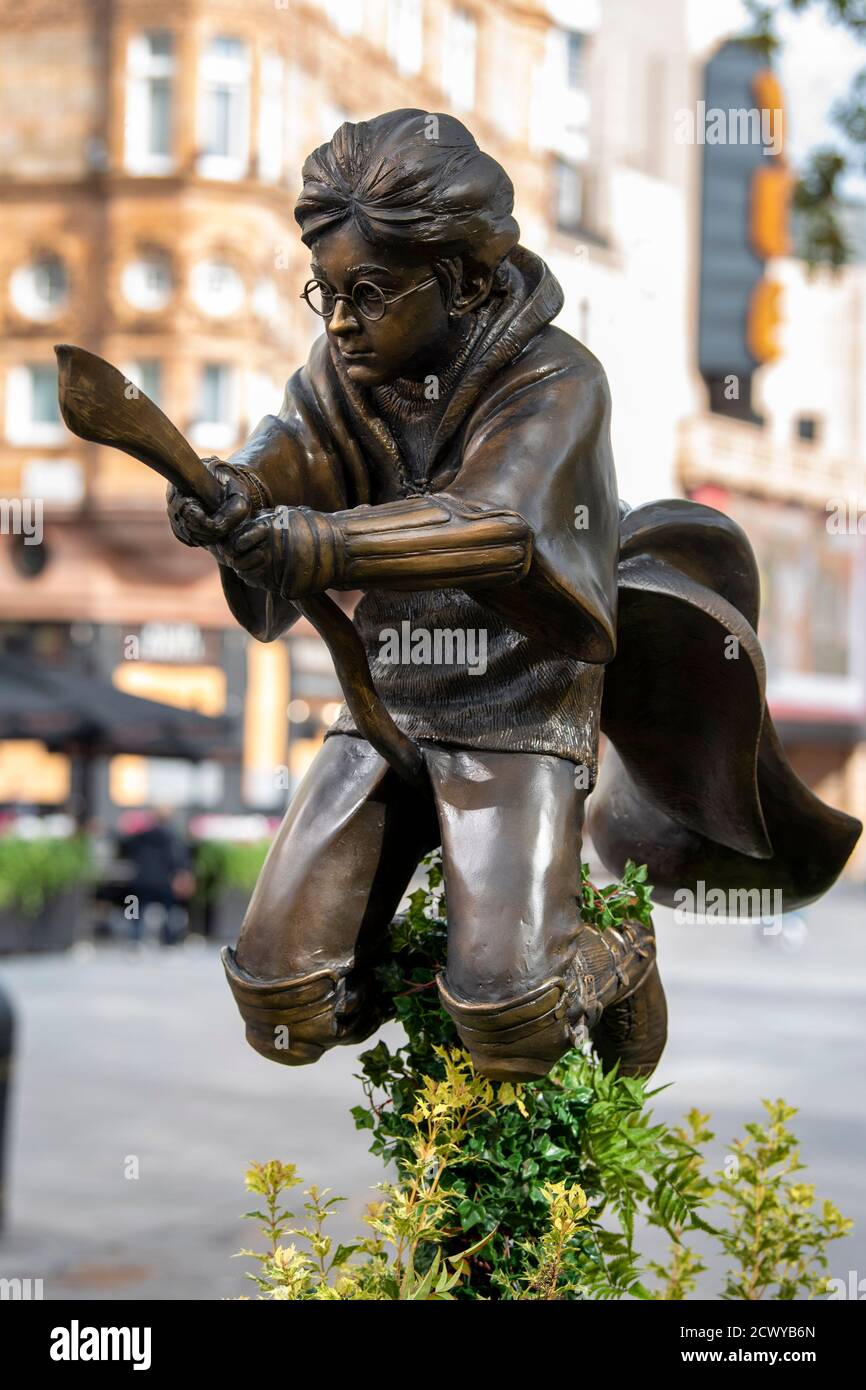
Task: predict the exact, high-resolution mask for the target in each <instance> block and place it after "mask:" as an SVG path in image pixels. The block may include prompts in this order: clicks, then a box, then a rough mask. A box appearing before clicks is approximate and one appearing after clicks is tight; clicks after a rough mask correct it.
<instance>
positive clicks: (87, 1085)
mask: <svg viewBox="0 0 866 1390" xmlns="http://www.w3.org/2000/svg"><path fill="white" fill-rule="evenodd" d="M657 920H658V923H659V940H660V957H661V962H662V973H663V978H664V982H665V986H666V988H667V991H668V998H669V1003H670V1012H671V1041H670V1043H669V1045H668V1049H667V1052H666V1054H665V1057H664V1060H663V1063H662V1065H661V1067H660V1069H659V1072H658V1074H657V1078H656V1079H657V1082H658V1084H659V1085H667V1084H670V1089H669V1090H667V1091H665V1092H664V1093H663V1094H662V1095H660V1096H659V1097H658V1098H657V1100H656V1102H655V1113H656V1115H657V1117H658V1118H661V1119H665V1120H667V1121H676V1120H677V1119H678V1117H679V1116H681V1115H682V1114H683V1113H684V1112H685V1111H687V1110H688V1109H690V1108H691V1107H692V1106H697V1107H699V1108H700V1109H701V1110H703V1111H709V1112H711V1114H712V1116H713V1121H714V1124H713V1128H714V1130H715V1132H716V1135H717V1140H716V1142H715V1144H714V1145H713V1147H712V1158H713V1159H714V1160H716V1159H721V1158H722V1157H723V1155H724V1154H725V1152H726V1151H727V1144H728V1142H729V1140H730V1138H731V1137H733V1136H734V1135H735V1134H739V1133H741V1131H742V1126H743V1123H744V1122H745V1121H747V1120H750V1119H756V1118H758V1117H759V1113H760V1105H759V1102H760V1098H761V1097H762V1096H768V1097H773V1098H775V1097H778V1096H783V1097H784V1098H785V1099H786V1100H787V1101H789V1102H790V1103H791V1104H793V1105H797V1106H799V1107H800V1114H799V1115H798V1117H797V1119H796V1120H795V1122H794V1124H795V1128H796V1131H797V1133H798V1135H799V1136H800V1139H801V1141H802V1152H803V1158H804V1161H805V1163H806V1164H807V1168H808V1171H807V1173H805V1174H804V1175H803V1176H804V1178H805V1180H806V1181H809V1182H814V1183H816V1185H817V1192H818V1196H819V1197H830V1198H832V1199H833V1200H834V1201H835V1202H836V1203H837V1204H838V1205H839V1206H840V1207H841V1209H842V1211H843V1212H844V1213H845V1214H846V1215H848V1216H850V1217H853V1218H854V1220H855V1222H856V1223H857V1224H856V1230H855V1233H854V1235H853V1236H852V1237H851V1238H850V1239H848V1240H846V1241H845V1242H841V1243H840V1244H839V1245H838V1246H836V1247H834V1248H833V1249H832V1253H831V1266H830V1272H831V1274H833V1275H835V1276H839V1277H842V1278H845V1279H846V1280H847V1277H848V1271H849V1270H856V1271H859V1276H862V1275H863V1274H866V1193H864V1190H863V1183H862V1154H863V1150H864V1145H866V1113H864V1099H863V1087H862V1076H863V1071H864V1062H866V1055H864V1053H866V1042H864V1030H863V1008H864V1000H866V897H864V895H863V893H862V891H858V890H856V889H852V888H850V887H840V888H837V889H835V890H834V891H833V892H832V893H830V894H829V895H828V897H827V898H826V899H825V900H824V901H823V902H821V903H819V904H817V905H816V906H814V907H812V908H809V909H806V910H805V912H804V913H803V914H802V917H801V919H800V921H801V923H802V926H801V927H798V925H797V923H796V922H795V923H794V929H793V931H790V930H789V931H787V932H786V934H785V936H784V937H782V936H762V935H761V929H760V927H752V926H748V925H745V926H718V925H717V926H677V925H675V924H674V922H673V919H672V914H670V913H669V912H665V911H659V913H658V918H657ZM803 926H804V927H805V932H804V931H803V930H802V927H803ZM0 980H2V983H3V985H4V987H5V988H7V989H8V991H9V992H10V993H11V995H12V997H13V1001H14V1003H15V1006H16V1010H17V1012H18V1019H19V1047H18V1057H17V1064H16V1068H15V1076H14V1093H13V1106H12V1117H11V1136H10V1148H9V1154H8V1161H7V1194H6V1202H7V1212H6V1226H5V1231H4V1233H3V1236H2V1239H0V1277H16V1276H18V1277H28V1276H29V1277H31V1278H41V1279H43V1280H44V1292H45V1297H46V1298H49V1299H63V1298H95V1299H105V1298H110V1299H115V1298H138V1297H144V1298H157V1299H160V1298H166V1299H167V1298H172V1299H174V1298H178V1299H213V1298H225V1297H236V1296H237V1295H239V1294H242V1293H247V1294H254V1292H255V1290H254V1288H253V1286H252V1285H251V1284H248V1283H247V1284H245V1280H244V1277H243V1275H244V1270H245V1269H247V1268H250V1267H251V1265H250V1264H249V1262H243V1261H240V1260H234V1261H233V1260H232V1259H231V1256H232V1254H233V1253H234V1252H235V1251H237V1250H239V1249H240V1248H241V1246H243V1245H248V1244H255V1245H258V1241H257V1239H256V1238H255V1232H254V1226H253V1223H251V1222H250V1223H248V1222H242V1221H240V1220H239V1219H238V1217H239V1214H240V1213H241V1212H242V1211H244V1210H245V1209H246V1208H247V1207H249V1206H252V1205H254V1204H255V1203H254V1199H251V1198H249V1197H248V1195H247V1194H246V1193H245V1192H244V1187H243V1175H244V1169H245V1166H246V1164H247V1162H248V1161H249V1160H251V1159H257V1160H265V1159H268V1158H271V1157H279V1158H282V1159H283V1160H286V1161H291V1162H294V1163H296V1164H297V1166H298V1169H299V1172H300V1173H301V1174H302V1175H303V1177H304V1178H305V1179H306V1182H307V1183H310V1182H316V1183H318V1184H319V1185H320V1186H330V1187H332V1188H333V1189H334V1190H335V1191H336V1192H338V1193H342V1194H344V1195H345V1196H346V1197H347V1198H348V1199H349V1200H348V1202H347V1203H346V1205H345V1206H344V1207H343V1208H342V1210H341V1214H340V1216H339V1218H338V1220H335V1221H334V1222H333V1228H334V1229H333V1232H332V1234H335V1235H338V1236H341V1235H348V1234H349V1233H351V1232H353V1231H354V1230H356V1229H357V1226H358V1220H359V1216H360V1214H361V1212H362V1211H363V1207H364V1204H365V1202H366V1201H368V1200H369V1198H370V1189H371V1187H373V1185H374V1184H375V1183H376V1182H377V1181H378V1180H379V1179H380V1178H381V1176H382V1172H381V1167H380V1165H379V1162H378V1160H376V1159H375V1158H373V1157H372V1156H371V1155H370V1154H369V1153H367V1149H366V1145H367V1142H368V1136H367V1135H366V1134H362V1133H359V1132H357V1131H356V1130H355V1129H354V1126H353V1123H352V1120H351V1117H350V1115H349V1113H348V1112H349V1107H350V1106H351V1105H353V1104H357V1103H358V1102H359V1100H360V1099H361V1095H360V1088H359V1087H358V1085H357V1083H356V1082H354V1081H353V1079H352V1077H353V1072H354V1071H355V1056H356V1052H357V1051H360V1050H361V1049H338V1050H337V1051H335V1052H332V1053H330V1054H329V1055H328V1056H327V1057H326V1058H325V1059H324V1060H323V1061H322V1062H320V1063H319V1064H318V1065H317V1066H315V1067H310V1068H302V1069H297V1070H290V1069H288V1068H286V1069H283V1068H279V1067H275V1066H273V1065H268V1064H267V1063H265V1062H264V1061H263V1060H262V1059H261V1058H259V1057H258V1056H257V1055H256V1054H255V1053H253V1052H252V1051H251V1049H249V1048H248V1047H247V1046H246V1044H245V1043H244V1040H243V1031H242V1026H241V1023H240V1020H239V1018H238V1016H237V1014H236V1011H235V1006H234V1003H233V1001H232V999H231V996H230V994H229V992H228V989H227V988H226V986H225V983H224V980H223V977H222V970H221V967H220V964H219V960H218V956H217V953H216V950H215V948H213V947H211V946H196V945H195V944H192V945H188V946H186V947H184V948H179V949H176V950H159V949H145V950H144V951H143V952H141V953H139V954H137V955H136V954H132V953H130V952H129V951H128V950H127V948H124V947H114V946H110V947H103V948H97V949H95V950H94V949H93V948H91V947H85V948H81V947H79V948H77V949H76V950H74V951H73V952H71V953H67V954H64V955H53V956H44V957H41V958H39V957H21V958H16V959H10V960H7V961H5V962H3V964H2V967H0ZM387 1036H388V1037H389V1038H390V1039H397V1038H398V1037H399V1030H397V1029H396V1028H393V1027H392V1028H390V1029H389V1030H388V1033H387ZM365 1046H367V1044H365ZM131 1157H134V1158H136V1159H137V1160H138V1167H139V1176H138V1178H137V1179H130V1178H127V1177H125V1176H124V1173H125V1170H128V1169H129V1166H130V1164H129V1161H130V1158H131ZM297 1191H298V1192H300V1189H298V1190H297ZM298 1206H299V1203H296V1204H295V1210H297V1209H298ZM644 1248H646V1249H647V1250H649V1251H651V1253H652V1254H653V1255H656V1254H659V1253H660V1252H661V1250H662V1248H663V1243H662V1242H659V1241H658V1240H657V1239H655V1238H653V1239H652V1240H651V1241H649V1242H647V1244H646V1245H645V1247H644ZM859 1276H858V1277H859ZM705 1279H706V1281H707V1282H706V1283H705V1286H704V1296H705V1297H712V1296H715V1294H716V1293H717V1291H718V1287H719V1282H720V1281H719V1279H718V1276H717V1272H715V1271H714V1273H713V1274H712V1275H708V1276H705Z"/></svg>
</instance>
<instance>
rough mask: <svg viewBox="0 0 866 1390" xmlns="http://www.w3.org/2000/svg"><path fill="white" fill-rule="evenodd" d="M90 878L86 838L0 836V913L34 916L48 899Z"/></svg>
mask: <svg viewBox="0 0 866 1390" xmlns="http://www.w3.org/2000/svg"><path fill="white" fill-rule="evenodd" d="M91 877H92V864H91V856H90V847H89V844H88V841H87V838H86V836H83V835H78V836H72V837H70V838H69V839H58V838H51V837H46V838H45V839H33V840H23V839H17V838H15V837H14V836H0V910H3V909H7V910H12V911H15V912H18V913H21V914H22V915H24V916H27V917H38V916H39V914H40V912H42V910H43V908H44V907H45V905H46V903H48V902H50V900H51V899H52V898H55V897H57V896H58V895H59V894H61V893H63V892H67V891H69V890H70V889H72V888H77V887H79V886H80V885H82V884H84V883H87V882H89V881H90V879H91Z"/></svg>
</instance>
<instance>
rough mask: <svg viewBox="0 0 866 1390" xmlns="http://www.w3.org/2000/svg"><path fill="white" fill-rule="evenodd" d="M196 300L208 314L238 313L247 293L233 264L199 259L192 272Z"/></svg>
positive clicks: (216, 315)
mask: <svg viewBox="0 0 866 1390" xmlns="http://www.w3.org/2000/svg"><path fill="white" fill-rule="evenodd" d="M190 291H191V293H192V297H193V300H194V301H195V303H196V305H197V307H198V308H199V309H200V310H201V311H202V313H203V314H207V315H208V317H209V318H215V319H224V318H229V317H230V315H232V314H236V313H237V312H238V310H239V309H240V308H241V307H242V306H243V302H244V297H245V294H246V291H245V288H244V282H243V280H242V279H241V277H240V275H239V274H238V272H237V271H236V270H235V268H234V266H232V265H228V264H227V263H226V262H225V261H199V262H198V264H197V265H194V266H193V268H192V272H191V274H190Z"/></svg>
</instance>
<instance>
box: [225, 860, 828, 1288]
mask: <svg viewBox="0 0 866 1390" xmlns="http://www.w3.org/2000/svg"><path fill="white" fill-rule="evenodd" d="M441 883H442V880H441V869H440V866H439V863H438V860H437V859H435V858H432V859H431V860H430V861H428V883H427V887H426V888H425V889H420V890H419V891H418V892H416V893H415V894H414V895H413V897H412V899H411V902H410V906H409V911H408V912H407V914H406V916H405V917H404V918H402V919H398V921H397V922H395V924H394V927H393V929H392V932H393V957H392V959H391V960H389V961H388V963H387V964H385V965H383V966H382V967H381V968H380V971H379V974H380V981H381V983H382V985H383V988H385V989H386V990H387V991H388V992H389V993H390V995H391V997H392V1000H393V1005H394V1011H395V1015H396V1017H397V1018H398V1019H399V1021H400V1022H401V1024H402V1025H403V1028H404V1031H405V1034H406V1041H405V1043H404V1044H403V1045H402V1046H401V1047H399V1048H398V1049H397V1050H396V1051H393V1052H392V1051H391V1050H390V1049H389V1048H388V1046H387V1045H386V1043H385V1042H384V1041H382V1040H380V1041H379V1042H378V1043H377V1044H376V1046H375V1047H373V1048H372V1049H370V1050H369V1051H367V1052H365V1053H363V1054H362V1058H361V1061H362V1067H363V1072H362V1075H361V1077H360V1078H359V1079H360V1080H361V1083H362V1086H363V1091H364V1104H361V1105H358V1106H356V1107H355V1108H354V1110H353V1116H354V1119H355V1124H356V1125H357V1126H358V1128H359V1129H364V1130H368V1131H369V1132H370V1137H371V1140H372V1142H371V1151H372V1152H374V1153H376V1154H378V1155H380V1157H381V1158H382V1159H383V1162H385V1163H388V1164H392V1165H393V1168H394V1169H396V1178H395V1179H394V1180H393V1181H386V1182H384V1183H382V1184H380V1193H381V1195H380V1199H379V1201H378V1202H376V1203H373V1204H372V1205H371V1207H370V1208H368V1212H367V1216H366V1218H365V1220H366V1226H367V1231H366V1233H365V1234H364V1235H363V1236H359V1238H358V1239H357V1240H355V1241H354V1242H352V1243H351V1244H349V1245H343V1246H338V1247H336V1248H335V1247H334V1246H333V1245H332V1242H331V1240H330V1237H329V1236H328V1235H327V1234H326V1229H325V1228H326V1223H327V1220H328V1218H329V1216H330V1215H331V1214H332V1211H333V1208H334V1206H335V1205H336V1204H337V1203H338V1202H339V1201H340V1200H341V1199H340V1198H337V1197H333V1196H329V1195H328V1193H327V1191H325V1192H322V1191H320V1190H319V1189H317V1188H315V1187H311V1188H309V1189H308V1190H307V1192H306V1198H307V1200H306V1202H305V1204H304V1212H305V1217H306V1220H305V1223H304V1224H303V1225H301V1226H296V1225H295V1224H294V1223H295V1217H294V1215H293V1214H292V1213H291V1212H289V1211H287V1210H285V1209H284V1208H283V1207H282V1206H281V1199H282V1194H283V1193H285V1192H286V1191H288V1190H290V1189H291V1188H293V1187H295V1186H297V1185H298V1184H299V1183H300V1181H301V1179H300V1178H299V1177H298V1175H297V1173H296V1171H295V1168H294V1166H293V1165H292V1164H284V1163H281V1162H279V1161H277V1160H273V1161H271V1162H270V1163H266V1164H253V1165H252V1167H251V1168H250V1169H249V1171H248V1173H247V1177H246V1182H247V1187H248V1189H249V1190H250V1191H252V1192H255V1193H257V1194H258V1195H259V1196H260V1197H262V1198H263V1205H264V1209H261V1208H259V1209H257V1210H255V1211H252V1212H248V1213H246V1215H247V1217H248V1218H249V1219H252V1220H255V1221H257V1222H258V1223H259V1225H260V1227H261V1230H262V1232H263V1234H264V1236H265V1239H266V1242H267V1248H266V1249H265V1250H264V1251H260V1252H255V1251H251V1250H246V1251H243V1252H241V1253H242V1254H244V1255H247V1256H249V1257H251V1258H253V1259H255V1260H256V1261H257V1262H258V1265H259V1269H258V1271H257V1272H256V1273H255V1274H253V1275H251V1276H250V1277H251V1278H253V1279H255V1280H256V1282H257V1284H258V1287H259V1290H260V1297H263V1298H276V1299H302V1300H303V1299H341V1300H342V1299H377V1300H392V1299H401V1300H402V1299H407V1300H417V1299H424V1300H429V1299H461V1300H465V1299H496V1300H499V1299H544V1300H550V1299H596V1298H622V1297H624V1296H631V1297H637V1298H644V1299H654V1298H655V1299H682V1298H686V1297H688V1296H689V1294H691V1293H693V1292H694V1290H695V1287H696V1282H697V1278H698V1276H699V1275H700V1274H701V1273H702V1272H703V1270H704V1265H703V1263H702V1260H701V1258H700V1256H699V1255H698V1254H697V1253H696V1252H695V1251H694V1249H693V1248H692V1247H691V1245H690V1244H689V1237H690V1236H693V1235H694V1233H696V1232H702V1233H703V1234H704V1236H705V1238H706V1239H709V1240H712V1241H713V1242H714V1243H715V1244H716V1245H717V1246H718V1247H719V1248H720V1249H721V1251H722V1252H723V1254H724V1255H725V1256H726V1257H727V1264H728V1272H727V1274H726V1277H725V1285H724V1290H723V1292H722V1295H721V1296H722V1297H725V1298H735V1299H736V1298H742V1299H760V1298H771V1299H787V1298H795V1297H797V1298H802V1297H815V1296H817V1295H819V1294H821V1293H822V1292H824V1291H825V1290H826V1276H825V1274H824V1271H825V1270H826V1268H827V1259H826V1249H827V1246H828V1245H829V1243H830V1242H831V1241H833V1240H837V1239H839V1238H840V1237H841V1236H844V1235H846V1234H847V1233H848V1231H849V1230H850V1229H851V1223H850V1222H849V1221H847V1220H846V1219H845V1218H844V1217H843V1216H842V1215H841V1214H840V1212H839V1211H838V1210H837V1209H836V1207H835V1206H834V1205H833V1204H832V1203H831V1202H824V1203H823V1205H822V1206H821V1207H820V1209H819V1210H816V1209H815V1202H814V1189H813V1188H812V1187H811V1186H810V1185H808V1184H804V1183H802V1182H799V1181H797V1180H796V1177H797V1174H798V1173H799V1172H800V1171H801V1165H800V1163H799V1158H798V1150H797V1144H796V1139H795V1138H794V1136H793V1134H792V1133H791V1131H790V1129H789V1127H788V1125H789V1121H790V1120H791V1118H792V1116H793V1115H794V1114H795V1111H793V1110H792V1109H791V1108H790V1107H788V1106H786V1105H785V1104H784V1102H782V1101H775V1102H768V1101H765V1102H764V1106H765V1110H766V1118H765V1121H764V1123H762V1124H757V1123H756V1124H749V1125H747V1126H746V1134H745V1137H744V1138H743V1139H741V1140H736V1141H735V1142H734V1144H733V1146H732V1148H731V1151H730V1156H729V1159H728V1162H727V1164H726V1168H725V1172H724V1173H721V1174H718V1175H714V1176H711V1175H709V1174H708V1173H707V1171H706V1161H705V1157H704V1152H703V1150H704V1147H705V1145H706V1144H707V1143H708V1142H709V1140H710V1139H712V1137H713V1135H712V1133H711V1132H710V1130H709V1128H708V1117H707V1116H705V1115H701V1114H699V1113H698V1112H697V1111H693V1112H692V1113H691V1114H690V1115H689V1116H688V1117H687V1119H686V1121H685V1123H684V1125H683V1126H682V1127H678V1128H669V1127H667V1126H665V1125H662V1124H653V1123H652V1117H651V1114H650V1112H649V1110H648V1109H647V1102H648V1101H649V1100H650V1099H651V1097H652V1096H653V1095H655V1094H657V1092H656V1091H653V1090H650V1089H648V1083H647V1082H646V1081H641V1080H637V1079H635V1078H629V1077H622V1076H620V1075H618V1073H617V1072H616V1070H614V1071H612V1072H608V1073H607V1074H606V1075H605V1074H604V1073H603V1072H602V1069H601V1067H600V1066H599V1064H598V1063H597V1061H596V1059H595V1058H593V1057H592V1056H591V1055H589V1054H588V1052H582V1051H574V1052H572V1053H570V1054H568V1056H566V1057H565V1058H563V1059H562V1061H561V1062H559V1063H558V1065H557V1066H556V1067H555V1068H554V1069H553V1071H552V1072H551V1073H550V1074H549V1075H548V1076H546V1077H544V1078H542V1079H541V1080H540V1081H537V1082H533V1083H531V1084H526V1085H511V1084H508V1083H502V1084H498V1083H491V1082H490V1081H488V1080H487V1079H486V1078H485V1077H482V1076H479V1075H477V1074H476V1073H475V1072H474V1070H473V1068H472V1064H471V1062H470V1060H469V1057H468V1056H467V1054H466V1053H465V1052H464V1051H463V1050H462V1049H461V1048H460V1044H459V1039H458V1038H457V1035H456V1032H455V1030H454V1027H453V1024H452V1022H451V1020H450V1018H449V1017H448V1015H447V1014H445V1012H444V1011H443V1010H442V1009H441V1007H440V1006H439V1002H438V996H437V993H436V989H435V975H436V972H437V970H438V969H440V968H441V965H442V963H443V962H444V958H445V941H446V922H445V913H444V904H443V901H442V893H441ZM583 892H584V899H583V911H584V915H585V916H586V917H587V919H588V920H591V921H593V922H595V923H596V925H598V926H601V927H604V926H608V925H611V924H613V923H615V922H616V921H619V920H622V919H623V918H625V917H627V916H632V917H644V919H645V918H646V916H647V915H648V914H649V912H650V911H651V903H650V896H649V895H650V889H649V888H648V886H647V884H646V872H645V870H643V869H637V868H635V866H634V865H629V866H628V868H627V871H626V874H625V876H624V879H623V882H622V883H621V884H614V885H611V887H609V888H607V889H602V890H600V889H597V888H595V887H594V886H593V885H592V884H591V883H590V882H589V879H588V875H587V874H586V871H584V889H583ZM392 1171H393V1170H392ZM641 1222H643V1223H645V1224H649V1225H651V1226H656V1227H660V1228H662V1229H664V1230H665V1231H666V1232H667V1234H668V1236H669V1238H670V1254H669V1258H668V1259H667V1261H666V1262H664V1263H659V1262H650V1261H647V1260H645V1259H644V1258H642V1257H641V1255H640V1252H639V1251H638V1249H637V1246H636V1239H635V1233H636V1231H637V1230H638V1229H639V1227H640V1223H641ZM717 1223H718V1224H717ZM292 1236H295V1237H300V1239H301V1241H302V1242H303V1244H302V1246H299V1245H298V1244H296V1243H295V1242H294V1241H290V1242H289V1243H286V1240H287V1238H288V1237H292Z"/></svg>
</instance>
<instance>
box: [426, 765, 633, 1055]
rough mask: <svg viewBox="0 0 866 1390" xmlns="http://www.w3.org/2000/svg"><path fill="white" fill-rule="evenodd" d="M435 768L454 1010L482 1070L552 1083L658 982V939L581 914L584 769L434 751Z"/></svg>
mask: <svg viewBox="0 0 866 1390" xmlns="http://www.w3.org/2000/svg"><path fill="white" fill-rule="evenodd" d="M427 763H428V767H429V768H430V774H431V778H432V781H433V791H434V797H435V801H436V806H437V811H438V815H439V822H440V828H441V837H442V856H443V871H444V876H445V891H446V898H447V905H448V964H447V967H446V970H445V974H444V977H440V980H439V989H440V995H441V998H442V1002H443V1004H444V1006H445V1008H446V1009H447V1010H448V1012H449V1013H450V1014H451V1016H452V1018H453V1019H454V1021H455V1023H456V1025H457V1029H458V1032H459V1033H460V1036H461V1038H462V1040H463V1042H464V1044H465V1046H466V1047H467V1049H468V1050H469V1052H470V1053H471V1054H472V1057H473V1060H474V1062H475V1065H476V1066H477V1067H478V1069H479V1071H482V1072H483V1073H484V1074H485V1075H487V1076H490V1077H493V1078H495V1079H500V1080H505V1079H508V1080H530V1079H531V1078H533V1077H538V1076H543V1075H544V1074H545V1073H546V1072H547V1071H549V1069H550V1067H551V1066H553V1064H554V1063H555V1062H556V1061H557V1060H558V1059H559V1058H560V1057H561V1056H562V1054H563V1053H564V1052H566V1051H567V1050H568V1049H569V1048H571V1047H573V1046H574V1045H575V1043H576V1042H577V1041H579V1040H580V1038H581V1037H582V1036H583V1035H584V1030H585V1028H586V1027H589V1028H592V1027H594V1026H595V1025H596V1024H597V1023H598V1022H599V1021H600V1019H601V1016H602V1011H603V1010H604V1008H605V1007H607V1006H608V1005H612V1004H616V1003H619V1002H622V1001H623V1000H625V999H626V998H627V997H628V996H629V995H630V994H631V993H632V992H634V991H635V990H636V989H637V988H638V987H639V986H640V985H641V984H642V983H643V982H644V981H645V980H646V979H648V977H649V974H650V972H651V970H652V969H653V966H654V962H655V943H654V940H653V935H652V932H651V931H650V930H648V929H646V928H643V927H641V926H640V924H639V923H629V924H627V926H626V927H625V928H623V929H622V930H621V931H616V932H614V931H610V930H608V931H605V932H600V931H598V930H597V929H596V928H594V927H591V926H589V925H587V924H586V923H584V922H583V921H582V920H581V915H580V835H581V829H582V824H583V803H584V800H585V792H583V791H582V790H580V789H577V788H576V787H575V784H574V783H575V778H574V766H573V764H571V763H569V762H567V761H566V760H564V759H562V758H556V757H552V756H548V755H540V754H528V753H498V752H497V753H486V752H485V753H482V752H475V751H473V752H470V751H467V750H463V751H447V750H444V749H437V750H435V751H433V750H428V753H427Z"/></svg>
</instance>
